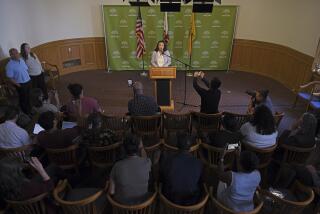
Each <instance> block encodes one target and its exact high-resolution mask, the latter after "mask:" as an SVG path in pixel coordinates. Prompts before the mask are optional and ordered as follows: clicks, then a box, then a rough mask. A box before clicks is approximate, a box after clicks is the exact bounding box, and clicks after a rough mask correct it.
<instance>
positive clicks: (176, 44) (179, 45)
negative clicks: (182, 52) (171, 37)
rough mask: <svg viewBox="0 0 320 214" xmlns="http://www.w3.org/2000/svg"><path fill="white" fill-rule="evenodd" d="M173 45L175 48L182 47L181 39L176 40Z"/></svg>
mask: <svg viewBox="0 0 320 214" xmlns="http://www.w3.org/2000/svg"><path fill="white" fill-rule="evenodd" d="M174 47H175V48H182V41H176V42H175V43H174Z"/></svg>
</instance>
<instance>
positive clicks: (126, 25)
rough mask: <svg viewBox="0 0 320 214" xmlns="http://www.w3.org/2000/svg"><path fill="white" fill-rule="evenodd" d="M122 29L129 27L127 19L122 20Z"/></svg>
mask: <svg viewBox="0 0 320 214" xmlns="http://www.w3.org/2000/svg"><path fill="white" fill-rule="evenodd" d="M119 26H120V27H128V22H127V20H126V19H121V20H120V25H119Z"/></svg>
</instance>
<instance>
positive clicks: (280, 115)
mask: <svg viewBox="0 0 320 214" xmlns="http://www.w3.org/2000/svg"><path fill="white" fill-rule="evenodd" d="M284 115H285V114H284V112H276V113H275V114H274V115H273V118H274V123H275V125H276V127H277V128H278V127H279V125H280V123H281V121H282V119H283V117H284Z"/></svg>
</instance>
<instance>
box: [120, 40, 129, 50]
mask: <svg viewBox="0 0 320 214" xmlns="http://www.w3.org/2000/svg"><path fill="white" fill-rule="evenodd" d="M121 48H122V49H125V48H129V45H128V42H127V41H122V42H121Z"/></svg>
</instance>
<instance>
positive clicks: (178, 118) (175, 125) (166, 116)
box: [162, 112, 191, 133]
mask: <svg viewBox="0 0 320 214" xmlns="http://www.w3.org/2000/svg"><path fill="white" fill-rule="evenodd" d="M162 115H163V117H162V118H163V119H162V121H163V129H164V131H166V132H167V133H168V132H169V133H170V132H177V131H186V132H190V129H191V114H190V113H187V114H171V113H167V112H164V113H163V114H162Z"/></svg>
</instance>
